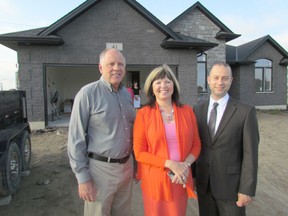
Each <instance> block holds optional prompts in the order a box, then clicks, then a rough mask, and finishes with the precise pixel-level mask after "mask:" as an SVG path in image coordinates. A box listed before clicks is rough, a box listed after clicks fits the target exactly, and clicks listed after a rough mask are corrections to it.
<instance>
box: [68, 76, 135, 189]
mask: <svg viewBox="0 0 288 216" xmlns="http://www.w3.org/2000/svg"><path fill="white" fill-rule="evenodd" d="M134 119H135V110H134V107H133V104H132V99H131V96H130V95H129V93H128V91H127V90H126V88H125V87H123V86H122V85H121V86H120V87H119V90H118V91H117V92H115V91H113V88H112V86H111V84H109V83H108V82H106V81H105V80H104V78H103V77H101V78H100V80H98V81H96V82H93V83H90V84H88V85H86V86H84V87H83V88H81V90H80V91H79V92H78V93H77V95H76V97H75V100H74V104H73V109H72V113H71V119H70V125H69V133H68V156H69V159H70V165H71V167H72V170H73V172H74V173H75V174H76V178H77V180H78V183H83V182H86V181H88V180H90V175H89V164H88V158H87V152H94V153H96V154H98V155H102V156H106V157H111V158H123V157H125V156H128V155H129V154H130V153H131V152H132V142H133V138H132V133H133V123H134Z"/></svg>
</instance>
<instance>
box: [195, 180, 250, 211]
mask: <svg viewBox="0 0 288 216" xmlns="http://www.w3.org/2000/svg"><path fill="white" fill-rule="evenodd" d="M208 185H209V186H208V188H207V191H206V193H201V192H200V191H198V192H197V195H198V204H199V215H200V216H245V215H246V213H245V209H246V208H245V207H238V206H237V205H236V201H235V200H233V201H231V200H220V199H216V198H215V197H214V196H213V194H212V192H211V188H210V183H209V184H208Z"/></svg>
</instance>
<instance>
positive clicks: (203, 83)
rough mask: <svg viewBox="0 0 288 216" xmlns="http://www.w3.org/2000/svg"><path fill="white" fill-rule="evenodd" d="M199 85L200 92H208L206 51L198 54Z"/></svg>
mask: <svg viewBox="0 0 288 216" xmlns="http://www.w3.org/2000/svg"><path fill="white" fill-rule="evenodd" d="M197 87H198V93H204V92H207V56H206V54H204V53H201V54H200V55H198V56H197Z"/></svg>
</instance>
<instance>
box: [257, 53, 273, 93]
mask: <svg viewBox="0 0 288 216" xmlns="http://www.w3.org/2000/svg"><path fill="white" fill-rule="evenodd" d="M256 73H257V74H256ZM269 73H270V74H269ZM267 74H268V75H269V77H268V79H267ZM256 75H258V76H257V77H259V78H260V86H259V88H256V81H257V79H256ZM254 81H255V83H254V90H255V92H256V93H272V92H273V91H274V86H273V61H272V60H270V59H265V58H263V59H257V60H256V61H255V67H254ZM266 83H270V88H268V89H267V84H266Z"/></svg>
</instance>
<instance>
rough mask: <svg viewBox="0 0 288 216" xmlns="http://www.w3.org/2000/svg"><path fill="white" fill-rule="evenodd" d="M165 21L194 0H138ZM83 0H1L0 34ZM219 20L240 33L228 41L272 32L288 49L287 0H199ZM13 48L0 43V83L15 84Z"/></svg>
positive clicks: (39, 22) (43, 20)
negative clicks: (236, 37) (239, 35)
mask: <svg viewBox="0 0 288 216" xmlns="http://www.w3.org/2000/svg"><path fill="white" fill-rule="evenodd" d="M137 1H138V2H139V3H140V4H142V5H143V6H144V7H145V8H146V9H147V10H149V11H150V12H151V13H152V14H154V15H155V16H156V17H157V18H158V19H160V20H161V21H162V22H163V23H164V24H167V23H169V22H170V21H171V20H173V19H174V18H176V17H177V16H178V15H180V14H181V13H183V12H184V11H185V10H186V9H188V8H189V7H191V6H192V5H193V4H194V3H196V2H197V1H195V0H178V1H176V0H137ZM83 2H85V0H49V1H47V0H45V1H44V0H28V1H23V0H0V34H4V33H11V32H17V31H22V30H28V29H33V28H39V27H46V26H49V25H51V24H52V23H54V22H55V21H57V20H58V19H60V18H61V17H63V16H64V15H66V14H67V13H68V12H70V11H71V10H73V9H74V8H76V7H77V6H79V5H80V4H82V3H83ZM199 2H200V3H201V4H202V5H203V6H204V7H206V8H207V9H208V10H209V11H210V12H211V13H212V14H213V15H215V16H216V17H217V18H218V19H219V20H220V21H221V22H223V23H224V24H225V25H226V26H227V27H228V28H229V29H231V30H232V31H233V32H234V33H236V34H241V37H239V38H238V39H235V40H233V41H231V42H229V44H231V45H240V44H243V43H246V42H248V41H251V40H254V39H257V38H259V37H262V36H265V35H268V34H269V35H270V36H272V37H273V38H274V39H275V40H276V41H277V42H278V43H279V44H280V45H281V46H282V47H283V48H284V49H286V51H288V22H287V20H288V13H287V9H288V1H287V0H249V1H248V0H242V1H231V0H217V1H215V0H201V1H199ZM16 64H17V57H16V52H15V51H13V50H11V49H8V48H6V47H4V46H2V45H0V83H3V84H4V89H11V88H15V71H17V68H16Z"/></svg>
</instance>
